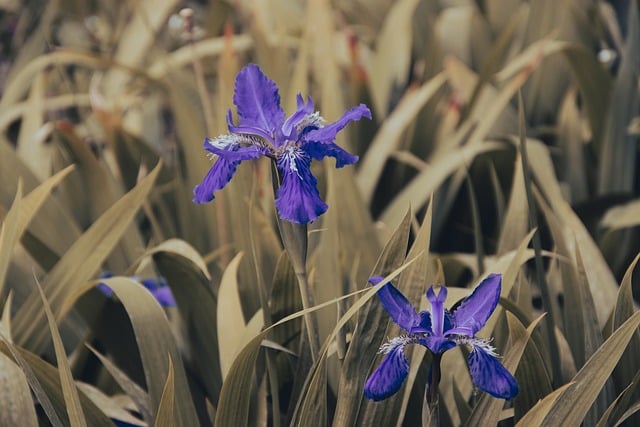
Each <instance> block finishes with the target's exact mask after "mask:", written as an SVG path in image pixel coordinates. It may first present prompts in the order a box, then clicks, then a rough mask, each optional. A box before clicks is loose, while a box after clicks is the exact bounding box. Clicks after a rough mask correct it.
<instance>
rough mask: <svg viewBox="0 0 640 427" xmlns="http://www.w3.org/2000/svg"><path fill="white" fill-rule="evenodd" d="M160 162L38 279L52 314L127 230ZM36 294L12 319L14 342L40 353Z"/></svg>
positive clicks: (41, 326)
mask: <svg viewBox="0 0 640 427" xmlns="http://www.w3.org/2000/svg"><path fill="white" fill-rule="evenodd" d="M161 167H162V166H161V165H160V164H158V166H156V168H155V169H154V170H153V171H152V172H151V173H150V174H149V175H148V176H147V177H146V178H145V179H144V180H143V181H142V182H140V184H139V185H138V186H137V187H136V188H134V189H133V190H131V191H130V192H129V193H127V194H126V195H125V196H123V197H122V198H121V199H120V200H118V201H117V202H116V203H115V204H114V205H113V206H112V207H111V208H109V209H108V210H107V211H106V212H105V213H104V214H103V215H102V216H101V217H100V218H99V219H98V220H97V221H96V222H95V223H94V224H93V225H92V226H91V227H90V228H89V229H88V230H87V231H86V232H85V233H84V234H83V235H82V236H81V237H80V238H79V239H78V240H76V241H75V243H74V244H73V245H72V246H71V248H70V249H69V250H68V251H67V253H66V254H65V255H64V256H63V257H62V259H60V261H59V262H58V263H57V264H56V265H55V267H54V268H53V269H52V270H51V271H50V272H49V274H47V276H46V277H45V278H44V280H43V282H42V289H43V290H44V293H45V295H46V297H47V300H48V301H49V303H50V304H51V309H52V311H53V312H54V314H55V315H59V314H60V309H61V306H62V304H63V302H64V300H65V298H66V297H67V295H69V294H71V293H72V292H74V290H76V289H77V288H78V287H79V286H80V285H81V284H82V283H84V282H85V281H86V280H88V279H90V278H91V276H92V275H94V274H95V272H96V271H97V270H98V269H99V268H100V266H101V264H102V262H103V261H104V260H105V259H106V257H107V256H108V255H109V253H110V252H111V250H112V249H113V248H114V246H115V245H116V244H117V243H118V241H119V240H120V238H121V237H122V234H123V233H124V232H125V231H126V230H127V229H128V227H129V225H130V223H131V221H132V220H133V218H134V217H135V214H136V212H137V211H138V209H139V208H140V206H142V203H143V202H144V201H145V199H146V197H147V195H148V194H149V192H150V191H151V189H152V187H153V183H154V182H155V178H156V177H157V175H158V173H159V171H160V169H161ZM39 305H40V301H39V297H38V295H35V294H34V295H32V296H31V297H29V299H28V300H27V301H25V303H24V304H23V305H22V306H21V307H20V308H19V310H18V312H17V314H16V316H15V318H14V337H15V339H16V342H18V343H22V344H23V345H25V346H27V347H28V348H31V349H34V350H35V351H36V352H41V351H42V350H43V349H44V347H45V346H46V343H47V328H46V327H45V322H46V320H45V317H44V314H43V313H42V311H40V310H39V309H38V307H39Z"/></svg>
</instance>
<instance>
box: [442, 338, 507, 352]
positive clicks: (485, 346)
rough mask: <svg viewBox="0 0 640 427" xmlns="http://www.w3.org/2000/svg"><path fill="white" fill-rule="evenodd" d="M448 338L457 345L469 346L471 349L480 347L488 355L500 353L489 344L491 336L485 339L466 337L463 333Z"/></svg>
mask: <svg viewBox="0 0 640 427" xmlns="http://www.w3.org/2000/svg"><path fill="white" fill-rule="evenodd" d="M449 339H451V340H452V341H455V342H456V343H457V344H458V345H467V346H469V347H472V348H473V349H476V348H480V349H482V350H484V352H485V353H487V354H489V355H490V356H493V357H500V355H499V354H498V353H496V349H495V347H494V346H492V345H491V341H493V338H491V339H485V338H476V337H468V336H465V335H456V336H454V337H450V338H449Z"/></svg>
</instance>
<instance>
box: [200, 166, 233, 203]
mask: <svg viewBox="0 0 640 427" xmlns="http://www.w3.org/2000/svg"><path fill="white" fill-rule="evenodd" d="M239 164H240V161H231V162H230V161H228V160H226V159H224V158H223V157H218V160H216V162H215V163H214V164H213V166H212V167H211V169H209V172H207V175H205V177H204V179H203V180H202V182H201V183H200V184H199V185H196V187H195V188H194V189H193V196H194V197H193V201H194V202H196V203H207V202H210V201H212V200H213V193H214V192H215V191H218V190H220V189H222V188H223V187H224V186H225V185H227V183H228V182H229V181H231V178H232V177H233V174H234V173H235V171H236V168H237V167H238V165H239Z"/></svg>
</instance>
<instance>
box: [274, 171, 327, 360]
mask: <svg viewBox="0 0 640 427" xmlns="http://www.w3.org/2000/svg"><path fill="white" fill-rule="evenodd" d="M271 165H272V167H271V169H272V183H273V192H274V193H277V190H278V187H279V186H280V174H279V173H278V169H277V168H276V166H275V163H273V162H272V163H271ZM276 218H277V221H278V229H279V230H280V237H281V238H282V244H283V246H284V249H285V250H286V251H287V255H289V261H291V265H292V266H293V271H295V273H296V278H297V279H298V288H299V289H300V298H301V299H302V308H303V310H304V311H305V313H304V324H305V329H306V330H307V338H308V341H309V347H310V350H311V360H312V361H313V362H314V363H315V362H316V359H317V357H318V351H319V348H320V338H319V336H318V328H317V326H316V324H315V321H314V319H315V318H314V317H313V316H312V314H311V313H308V312H306V311H307V310H309V309H310V308H311V307H313V306H314V305H315V301H314V297H313V291H312V289H311V287H310V286H309V280H308V278H307V224H295V223H292V222H289V221H285V220H283V219H281V218H280V217H279V216H276Z"/></svg>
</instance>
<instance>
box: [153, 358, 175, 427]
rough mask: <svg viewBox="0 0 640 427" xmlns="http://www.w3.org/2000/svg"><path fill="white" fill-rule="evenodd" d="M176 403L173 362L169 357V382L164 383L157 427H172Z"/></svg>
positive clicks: (157, 416)
mask: <svg viewBox="0 0 640 427" xmlns="http://www.w3.org/2000/svg"><path fill="white" fill-rule="evenodd" d="M174 401H175V390H174V384H173V362H172V361H171V356H169V370H168V373H167V381H166V382H165V383H164V389H163V390H162V399H160V404H159V405H158V413H157V415H156V423H155V426H157V427H172V426H173V425H174V423H173V405H174Z"/></svg>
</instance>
